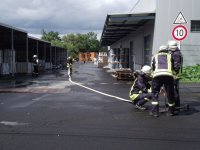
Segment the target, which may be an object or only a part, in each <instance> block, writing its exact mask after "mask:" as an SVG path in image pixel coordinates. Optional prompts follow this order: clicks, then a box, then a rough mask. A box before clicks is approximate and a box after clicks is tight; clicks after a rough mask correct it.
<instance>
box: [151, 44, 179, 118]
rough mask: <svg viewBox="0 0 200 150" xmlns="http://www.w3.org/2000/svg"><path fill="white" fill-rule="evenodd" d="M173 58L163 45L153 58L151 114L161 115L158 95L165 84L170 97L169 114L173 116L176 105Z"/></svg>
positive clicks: (168, 97)
mask: <svg viewBox="0 0 200 150" xmlns="http://www.w3.org/2000/svg"><path fill="white" fill-rule="evenodd" d="M173 65H174V63H173V58H172V55H171V53H170V52H169V51H168V50H167V47H166V46H161V47H160V48H159V52H158V53H157V54H155V55H154V56H153V59H152V77H153V80H152V105H153V109H152V111H151V115H152V116H154V117H158V116H159V101H158V96H159V93H160V89H161V87H162V86H163V85H164V87H165V90H166V93H167V99H168V106H169V108H168V113H167V114H168V115H170V116H173V115H175V113H174V107H175V97H174V76H173V67H174V66H173Z"/></svg>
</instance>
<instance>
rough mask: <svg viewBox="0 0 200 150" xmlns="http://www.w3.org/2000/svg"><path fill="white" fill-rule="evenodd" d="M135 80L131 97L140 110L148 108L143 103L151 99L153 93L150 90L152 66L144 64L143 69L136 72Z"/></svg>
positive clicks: (130, 93)
mask: <svg viewBox="0 0 200 150" xmlns="http://www.w3.org/2000/svg"><path fill="white" fill-rule="evenodd" d="M134 75H135V81H134V83H133V85H132V87H131V90H130V92H129V97H130V99H131V100H132V102H133V104H134V105H135V107H136V108H137V109H139V110H146V107H144V106H143V105H144V104H145V103H146V102H148V101H149V100H150V99H151V95H152V94H151V93H149V92H148V90H149V89H150V87H151V85H150V84H149V81H150V79H151V78H150V76H151V67H150V66H147V65H145V66H143V67H142V69H141V71H137V72H135V74H134Z"/></svg>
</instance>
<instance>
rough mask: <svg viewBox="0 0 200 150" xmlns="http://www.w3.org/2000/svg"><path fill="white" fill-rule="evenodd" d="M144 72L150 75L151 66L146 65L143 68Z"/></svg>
mask: <svg viewBox="0 0 200 150" xmlns="http://www.w3.org/2000/svg"><path fill="white" fill-rule="evenodd" d="M141 71H142V73H144V74H147V75H150V74H151V67H150V66H148V65H144V66H143V67H142V69H141Z"/></svg>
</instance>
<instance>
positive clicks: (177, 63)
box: [168, 41, 183, 108]
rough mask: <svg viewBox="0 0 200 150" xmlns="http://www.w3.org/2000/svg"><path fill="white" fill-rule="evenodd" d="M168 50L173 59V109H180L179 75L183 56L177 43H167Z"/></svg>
mask: <svg viewBox="0 0 200 150" xmlns="http://www.w3.org/2000/svg"><path fill="white" fill-rule="evenodd" d="M168 49H169V51H170V52H171V54H172V58H173V63H174V65H173V66H174V67H173V72H174V96H175V107H177V108H178V107H180V96H179V79H180V78H179V74H180V73H181V69H182V65H183V56H182V54H181V51H180V49H179V48H178V43H177V42H176V41H169V42H168Z"/></svg>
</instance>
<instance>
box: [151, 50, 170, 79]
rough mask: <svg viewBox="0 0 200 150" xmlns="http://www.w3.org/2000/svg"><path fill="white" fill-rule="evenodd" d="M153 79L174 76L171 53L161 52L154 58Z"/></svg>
mask: <svg viewBox="0 0 200 150" xmlns="http://www.w3.org/2000/svg"><path fill="white" fill-rule="evenodd" d="M152 65H153V78H154V77H156V76H162V75H167V76H173V72H172V57H171V54H170V53H166V52H159V53H158V54H156V55H154V57H153V64H152Z"/></svg>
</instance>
